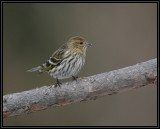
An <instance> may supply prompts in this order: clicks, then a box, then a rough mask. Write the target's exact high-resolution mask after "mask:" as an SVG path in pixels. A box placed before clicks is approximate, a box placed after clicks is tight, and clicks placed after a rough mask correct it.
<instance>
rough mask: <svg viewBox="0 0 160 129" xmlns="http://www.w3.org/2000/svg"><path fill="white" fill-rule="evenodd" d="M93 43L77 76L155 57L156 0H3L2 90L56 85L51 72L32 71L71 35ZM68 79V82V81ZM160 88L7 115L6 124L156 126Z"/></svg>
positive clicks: (107, 70) (4, 121) (4, 91)
mask: <svg viewBox="0 0 160 129" xmlns="http://www.w3.org/2000/svg"><path fill="white" fill-rule="evenodd" d="M77 35H79V36H82V37H84V38H86V40H87V41H88V42H90V43H92V44H93V46H92V47H90V48H89V49H88V51H87V59H86V64H85V66H84V67H83V69H82V70H81V72H80V73H79V75H78V76H79V77H87V76H91V75H94V74H99V73H102V72H109V71H112V70H116V69H120V68H123V67H127V66H130V65H135V64H136V63H140V62H144V61H147V60H150V59H153V58H156V57H157V5H156V3H3V94H4V95H6V94H10V93H15V92H21V91H25V90H30V89H34V88H37V87H42V86H45V85H47V86H48V85H52V84H54V83H55V79H53V78H51V77H50V76H49V75H48V74H47V73H44V74H38V73H28V72H26V71H27V70H28V69H31V68H33V67H35V66H37V65H40V64H42V63H44V62H45V61H46V60H47V59H48V58H49V57H50V56H51V55H52V53H53V52H54V51H55V50H57V49H58V48H59V47H60V46H61V45H62V44H63V43H65V42H66V41H67V40H68V39H69V38H70V37H73V36H77ZM70 80H71V79H66V80H63V81H62V82H64V81H70ZM156 88H157V87H156V86H155V85H148V86H145V87H142V88H138V89H134V90H130V91H127V92H123V93H120V94H115V95H111V96H104V97H102V98H99V99H97V100H91V101H86V102H81V103H75V104H71V105H66V106H61V107H57V108H51V109H47V110H44V111H39V112H35V113H31V114H29V115H26V114H24V115H21V116H15V117H10V118H5V119H4V120H3V125H4V126H92V125H93V126H154V125H157V89H156Z"/></svg>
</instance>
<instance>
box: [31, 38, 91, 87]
mask: <svg viewBox="0 0 160 129" xmlns="http://www.w3.org/2000/svg"><path fill="white" fill-rule="evenodd" d="M91 45H92V44H90V43H87V42H86V40H85V39H84V38H83V37H80V36H76V37H73V38H70V39H69V40H68V42H67V43H65V44H63V45H62V46H61V47H60V48H59V49H58V50H57V51H55V52H54V53H53V54H52V56H51V57H50V59H49V60H48V61H47V62H46V63H44V64H42V65H40V66H38V67H36V68H32V69H30V70H28V72H34V71H39V72H48V73H49V74H50V76H52V77H53V78H56V79H57V83H56V86H57V85H60V82H59V80H58V79H65V78H70V77H73V79H76V77H75V76H76V75H77V74H78V73H79V71H80V70H81V68H82V67H83V65H84V63H85V57H86V49H87V47H88V46H91Z"/></svg>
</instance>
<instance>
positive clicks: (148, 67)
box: [3, 59, 157, 117]
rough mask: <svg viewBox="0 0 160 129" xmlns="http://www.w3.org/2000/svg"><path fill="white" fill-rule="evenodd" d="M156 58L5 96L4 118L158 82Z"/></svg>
mask: <svg viewBox="0 0 160 129" xmlns="http://www.w3.org/2000/svg"><path fill="white" fill-rule="evenodd" d="M156 78H157V59H152V60H149V61H146V62H142V63H139V64H136V65H133V66H129V67H126V68H122V69H118V70H114V71H110V72H106V73H101V74H97V75H94V76H90V77H83V78H79V79H78V80H77V81H70V82H66V83H63V84H62V85H61V87H57V88H54V85H53V86H43V87H41V88H36V89H33V90H29V91H24V92H20V93H13V94H8V95H5V96H3V117H9V116H15V115H21V114H23V113H31V112H35V111H40V110H44V109H47V108H50V107H55V106H61V105H66V104H71V103H75V102H80V101H86V100H91V99H96V98H98V97H101V96H104V95H111V94H115V93H119V92H122V91H125V90H128V89H133V88H138V87H141V86H145V85H147V84H151V83H155V81H156Z"/></svg>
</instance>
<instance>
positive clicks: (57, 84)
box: [54, 79, 62, 88]
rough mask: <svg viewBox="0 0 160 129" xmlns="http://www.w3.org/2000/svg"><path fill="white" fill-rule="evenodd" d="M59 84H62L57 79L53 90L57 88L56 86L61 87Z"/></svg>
mask: <svg viewBox="0 0 160 129" xmlns="http://www.w3.org/2000/svg"><path fill="white" fill-rule="evenodd" d="M61 84H62V83H61V82H60V81H59V80H58V79H57V81H56V84H55V85H54V87H55V88H56V87H58V86H59V87H61Z"/></svg>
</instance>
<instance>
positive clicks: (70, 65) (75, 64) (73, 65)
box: [49, 59, 84, 79]
mask: <svg viewBox="0 0 160 129" xmlns="http://www.w3.org/2000/svg"><path fill="white" fill-rule="evenodd" d="M75 60H76V59H75ZM83 65H84V60H83V59H80V60H78V61H74V59H73V60H72V61H71V62H69V61H65V60H64V61H63V62H61V64H60V65H59V66H56V67H54V68H53V69H52V70H51V71H49V74H50V76H52V77H53V78H58V79H65V78H70V77H72V76H76V75H77V74H78V73H79V72H80V70H81V68H82V66H83Z"/></svg>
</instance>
